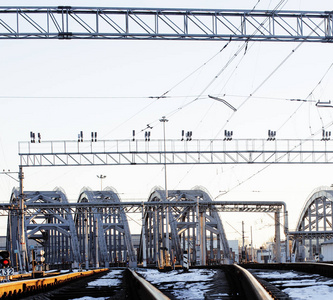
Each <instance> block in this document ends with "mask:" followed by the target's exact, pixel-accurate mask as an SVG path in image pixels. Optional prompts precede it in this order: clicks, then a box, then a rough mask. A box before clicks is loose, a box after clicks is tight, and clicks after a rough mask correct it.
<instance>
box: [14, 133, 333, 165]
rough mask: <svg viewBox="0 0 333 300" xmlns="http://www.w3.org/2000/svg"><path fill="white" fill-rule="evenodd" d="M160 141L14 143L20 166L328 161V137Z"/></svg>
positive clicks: (331, 153) (332, 155)
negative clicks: (164, 145) (315, 138)
mask: <svg viewBox="0 0 333 300" xmlns="http://www.w3.org/2000/svg"><path fill="white" fill-rule="evenodd" d="M162 145H163V140H151V141H149V142H147V141H144V140H135V141H132V140H112V141H107V140H105V141H98V142H94V143H91V142H89V141H86V142H77V141H45V142H41V143H29V142H20V143H19V156H20V166H21V167H51V166H102V165H163V164H168V165H185V164H331V163H333V143H332V141H331V140H319V139H317V140H314V139H307V140H292V139H289V140H282V139H281V140H274V141H271V140H265V139H232V140H226V139H223V140H222V139H219V140H191V141H181V140H166V148H165V150H164V148H163V147H162ZM164 157H166V159H165V160H164Z"/></svg>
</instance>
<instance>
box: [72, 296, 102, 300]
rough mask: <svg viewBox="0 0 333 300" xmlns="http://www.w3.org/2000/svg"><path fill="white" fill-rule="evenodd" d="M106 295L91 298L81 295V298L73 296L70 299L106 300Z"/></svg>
mask: <svg viewBox="0 0 333 300" xmlns="http://www.w3.org/2000/svg"><path fill="white" fill-rule="evenodd" d="M106 299H107V298H106V297H99V298H93V297H88V296H87V297H81V298H75V299H72V300H106Z"/></svg>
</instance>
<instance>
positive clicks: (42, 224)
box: [6, 188, 80, 267]
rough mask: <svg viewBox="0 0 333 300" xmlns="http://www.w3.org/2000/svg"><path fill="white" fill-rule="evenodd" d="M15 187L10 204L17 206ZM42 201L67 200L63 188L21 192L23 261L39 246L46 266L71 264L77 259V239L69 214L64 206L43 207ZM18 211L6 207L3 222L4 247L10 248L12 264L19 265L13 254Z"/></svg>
mask: <svg viewBox="0 0 333 300" xmlns="http://www.w3.org/2000/svg"><path fill="white" fill-rule="evenodd" d="M19 199H20V195H19V190H18V189H16V188H14V189H13V191H12V195H11V199H10V204H11V205H13V206H17V207H18V203H19ZM43 203H55V204H59V203H66V204H67V203H68V200H67V197H66V195H65V193H64V191H63V190H61V189H60V188H55V189H54V190H53V191H30V192H29V191H27V192H24V205H25V222H24V224H25V226H24V227H25V228H24V232H25V240H26V248H27V253H26V254H25V255H26V256H27V257H26V258H27V261H29V262H31V261H32V260H33V257H32V251H30V250H31V249H36V248H40V249H42V250H44V251H45V262H46V263H47V264H49V265H54V264H57V265H59V264H72V266H74V267H75V266H77V265H78V263H79V261H80V252H79V248H78V246H79V244H78V238H77V234H76V230H75V226H74V220H73V216H72V214H71V211H70V209H69V208H68V207H64V208H62V207H59V206H57V207H54V208H50V207H43ZM19 218H20V213H19V211H18V210H10V212H9V216H8V224H7V241H6V247H7V249H8V250H9V251H10V254H11V258H12V262H13V265H19V261H16V259H17V256H16V255H15V253H16V251H15V250H17V249H19V245H18V244H17V243H18V241H20V239H19V228H18V224H19V223H20V222H19Z"/></svg>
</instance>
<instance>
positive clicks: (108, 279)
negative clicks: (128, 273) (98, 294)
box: [88, 270, 124, 287]
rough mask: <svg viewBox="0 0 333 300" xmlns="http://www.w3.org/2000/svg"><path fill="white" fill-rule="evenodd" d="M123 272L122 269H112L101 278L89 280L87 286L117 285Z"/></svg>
mask: <svg viewBox="0 0 333 300" xmlns="http://www.w3.org/2000/svg"><path fill="white" fill-rule="evenodd" d="M123 272H124V270H112V271H111V272H109V273H107V274H106V275H104V276H102V277H101V278H99V279H96V280H94V281H91V282H89V283H88V286H89V287H95V286H117V285H119V284H120V283H121V277H122V276H123Z"/></svg>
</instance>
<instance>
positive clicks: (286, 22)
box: [0, 6, 333, 43]
mask: <svg viewBox="0 0 333 300" xmlns="http://www.w3.org/2000/svg"><path fill="white" fill-rule="evenodd" d="M332 16H333V13H332V11H277V10H275V11H268V10H230V9H229V10H227V9H171V8H120V7H113V8H112V7H71V6H56V7H41V6H40V7H0V38H2V39H141V40H143V39H146V40H152V39H160V40H218V41H221V40H231V39H232V40H236V41H240V40H243V41H249V40H256V41H309V42H329V43H330V42H332V41H333V39H332V38H333V35H332V28H333V26H332V24H333V23H332V20H333V18H332Z"/></svg>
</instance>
